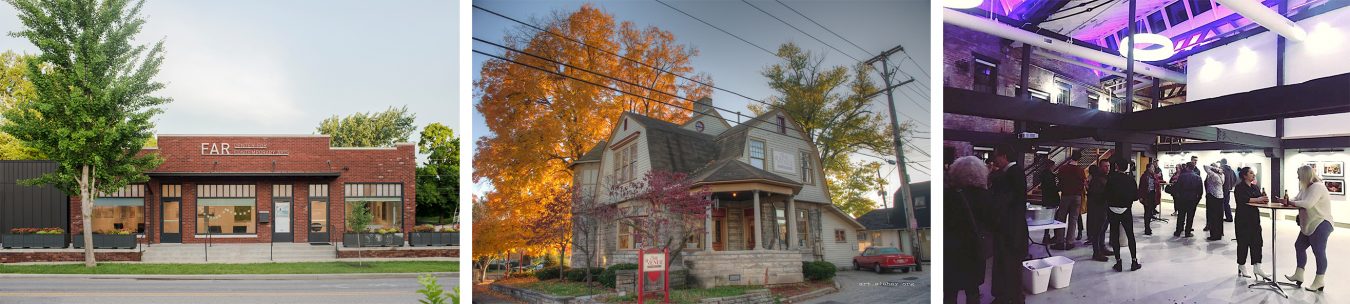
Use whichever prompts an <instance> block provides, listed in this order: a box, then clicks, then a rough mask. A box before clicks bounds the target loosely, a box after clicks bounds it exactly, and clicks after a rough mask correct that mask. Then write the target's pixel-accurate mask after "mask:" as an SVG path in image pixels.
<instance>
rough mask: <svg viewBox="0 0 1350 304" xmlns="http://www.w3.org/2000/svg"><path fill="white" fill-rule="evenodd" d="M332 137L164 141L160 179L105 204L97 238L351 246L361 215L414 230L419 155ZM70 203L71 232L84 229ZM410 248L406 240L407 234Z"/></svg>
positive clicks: (98, 209)
mask: <svg viewBox="0 0 1350 304" xmlns="http://www.w3.org/2000/svg"><path fill="white" fill-rule="evenodd" d="M330 141H331V139H330V138H329V137H328V136H325V135H160V136H159V147H158V148H147V149H145V150H144V151H143V152H142V153H155V154H159V155H160V157H162V158H163V159H164V163H163V164H161V165H160V166H159V167H157V168H155V169H154V170H151V171H149V172H146V175H147V176H149V177H150V180H149V181H148V182H146V183H142V184H133V185H128V186H127V187H124V188H122V189H120V190H119V191H116V192H114V193H108V194H104V195H101V196H100V197H99V198H98V199H96V200H95V208H94V212H93V216H94V219H93V220H92V225H93V227H94V229H95V230H96V231H109V230H124V231H125V230H131V231H133V232H134V233H136V234H137V235H138V236H139V238H140V242H142V243H201V242H205V241H207V240H206V239H207V238H210V241H211V242H216V243H266V242H278V243H306V242H314V243H327V242H341V241H342V234H343V232H345V231H347V229H346V228H347V227H345V226H346V223H347V219H348V218H349V216H350V214H351V213H352V211H353V210H354V208H356V207H358V206H364V208H367V210H369V211H370V213H371V214H372V218H373V220H372V222H371V224H370V226H369V227H370V229H391V228H392V229H397V230H398V231H399V232H408V231H411V229H412V226H413V223H414V219H415V207H416V204H415V193H416V191H414V185H415V175H416V170H415V169H416V163H417V160H416V148H415V146H414V145H413V144H399V145H396V146H395V147H388V148H342V147H331V146H330ZM80 204H81V202H80V199H79V198H78V197H72V198H71V200H70V210H72V212H70V213H69V214H70V228H71V229H70V231H71V233H72V234H76V233H79V232H81V231H82V230H83V229H82V228H83V227H82V224H81V220H80V216H81V215H80V212H78V211H77V210H80V207H81V205H80ZM404 238H405V240H406V234H405V236H404Z"/></svg>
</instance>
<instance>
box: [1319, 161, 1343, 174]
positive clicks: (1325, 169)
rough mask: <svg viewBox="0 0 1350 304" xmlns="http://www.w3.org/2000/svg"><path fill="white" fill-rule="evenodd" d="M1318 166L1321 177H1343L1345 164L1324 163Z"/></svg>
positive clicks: (1337, 162)
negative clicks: (1320, 168)
mask: <svg viewBox="0 0 1350 304" xmlns="http://www.w3.org/2000/svg"><path fill="white" fill-rule="evenodd" d="M1320 165H1321V167H1322V170H1321V172H1320V173H1322V176H1345V162H1339V161H1324V162H1322V163H1321V164H1320Z"/></svg>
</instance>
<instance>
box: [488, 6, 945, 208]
mask: <svg viewBox="0 0 1350 304" xmlns="http://www.w3.org/2000/svg"><path fill="white" fill-rule="evenodd" d="M592 2H594V3H596V4H597V5H598V6H600V7H601V8H602V9H603V10H605V11H607V12H609V13H611V14H613V15H614V16H615V18H616V19H617V20H616V21H620V22H621V21H633V22H635V23H637V25H639V26H656V27H660V28H662V29H664V30H667V31H670V32H672V33H673V34H674V35H675V37H676V40H677V42H679V43H682V44H686V45H689V46H692V47H695V48H698V49H699V51H700V52H701V54H700V55H699V56H697V57H694V58H693V60H692V62H693V64H692V66H693V68H694V69H695V70H696V71H701V72H706V73H708V74H709V75H711V76H712V78H713V81H714V84H716V85H717V86H718V87H722V88H725V89H729V90H732V91H736V92H739V93H742V94H745V95H746V96H750V97H754V98H756V99H760V100H767V98H768V97H769V96H771V95H773V94H774V91H773V90H772V89H771V88H769V86H768V84H767V81H766V80H765V78H764V77H763V76H762V75H761V74H760V72H761V71H763V69H764V68H765V67H767V66H769V65H772V64H775V63H778V62H779V60H778V59H777V58H776V57H773V56H771V55H770V54H768V53H765V52H764V51H762V50H760V49H758V48H756V47H754V46H751V45H750V44H747V43H745V42H742V41H740V40H737V39H736V38H735V37H732V36H729V35H727V34H725V33H722V32H720V31H718V30H717V29H714V28H712V27H709V26H708V25H705V24H703V23H700V22H699V21H697V20H694V19H691V18H689V17H688V16H685V15H683V14H681V13H679V12H676V11H674V10H671V9H670V8H667V7H665V6H664V5H661V4H660V3H657V2H656V1H650V0H643V1H592ZM783 2H784V3H786V4H787V6H784V5H782V4H779V3H777V2H774V1H767V0H753V1H751V2H750V3H752V4H754V5H755V6H758V7H759V8H760V9H764V10H765V11H768V12H769V13H771V14H773V15H774V16H777V17H778V18H781V19H783V20H785V21H787V22H789V23H791V24H792V25H793V26H795V27H797V28H799V29H801V30H803V31H806V32H807V33H810V35H811V36H815V37H816V38H818V39H820V40H823V41H824V42H825V43H828V44H830V45H833V46H834V47H835V48H838V49H839V50H841V51H843V52H846V53H849V54H850V55H852V56H853V57H856V58H858V59H860V60H866V59H867V58H871V57H872V56H874V55H875V54H877V53H880V52H882V51H885V50H888V49H890V48H892V47H895V46H896V45H902V46H904V47H905V50H907V51H908V52H909V55H910V56H911V57H912V58H913V59H914V60H916V61H917V62H919V63H920V64H921V65H922V70H920V67H919V66H916V65H915V64H914V62H913V61H910V60H909V59H906V58H905V56H904V54H903V53H899V54H897V55H895V56H892V57H891V60H892V61H891V62H892V65H895V64H896V62H897V61H901V60H903V64H902V65H901V66H900V67H901V68H902V70H903V71H904V72H905V73H908V74H910V75H914V76H915V77H918V78H921V80H920V81H921V82H923V83H931V80H929V79H928V78H929V77H928V76H926V75H925V74H924V71H926V72H928V73H932V70H933V69H932V68H931V67H929V64H928V63H929V58H930V54H929V49H930V48H929V44H930V40H929V36H930V35H929V26H930V25H929V20H930V19H929V8H930V6H929V3H928V1H917V0H906V1H882V0H846V1H795V0H793V1H783ZM582 3H585V1H539V0H527V1H475V2H474V4H476V5H479V6H482V7H484V8H487V9H490V10H493V11H497V12H498V13H501V14H504V15H507V16H510V17H512V18H515V19H518V20H525V21H530V20H532V19H534V18H542V17H545V16H547V15H548V14H549V12H551V11H555V10H562V11H568V12H571V11H575V10H576V9H577V8H578V7H580V6H581V4H582ZM666 3H669V4H671V5H672V6H675V7H676V8H679V9H680V10H683V11H685V12H687V13H689V14H692V15H694V16H696V17H698V18H700V19H703V20H704V21H707V22H709V23H712V24H713V25H716V26H718V27H720V28H722V29H725V30H727V31H730V32H731V33H733V34H736V35H737V36H740V37H742V38H745V39H746V40H749V41H750V42H753V43H754V44H756V45H759V46H760V47H763V48H766V49H769V50H770V51H776V50H777V49H778V46H779V45H781V44H783V43H786V42H795V43H797V45H798V46H801V47H802V48H804V49H806V50H809V51H811V52H813V53H815V54H823V55H825V56H826V57H825V59H826V60H825V64H826V65H830V66H833V65H851V64H852V63H854V62H856V61H855V60H853V59H850V58H848V57H847V56H844V55H841V54H839V53H838V52H836V51H835V50H833V49H831V48H830V47H828V46H826V45H825V44H822V43H820V42H817V41H816V40H815V39H812V38H811V37H808V36H807V35H804V34H802V33H800V32H797V31H796V30H794V29H792V28H790V27H788V26H787V25H784V24H783V23H782V22H779V21H778V20H775V19H773V17H770V16H769V15H766V14H765V13H762V12H760V11H759V10H756V9H755V8H753V7H751V6H749V5H746V4H745V3H743V2H740V1H706V0H705V1H678V0H673V1H666ZM788 7H791V8H792V9H796V10H797V11H799V12H801V13H802V14H805V15H806V16H807V17H810V18H811V19H812V20H814V21H815V22H818V23H820V24H821V25H823V26H825V27H828V28H829V29H830V30H831V31H834V32H835V33H838V34H839V35H841V36H843V37H844V38H847V39H848V40H850V41H852V42H853V43H856V44H858V46H860V47H861V48H862V49H859V48H858V47H854V46H853V45H852V44H849V43H848V42H845V41H844V40H841V39H840V38H838V37H836V36H835V35H834V34H831V33H830V32H828V31H826V30H825V29H822V28H821V27H819V26H817V25H815V24H813V23H812V22H811V21H809V20H807V19H806V18H803V17H802V16H800V15H797V13H794V12H793V11H791V10H789V9H788ZM470 9H471V10H472V8H470ZM471 13H472V15H473V29H472V32H473V36H474V37H479V38H482V39H485V40H489V41H495V42H500V41H502V37H503V36H504V34H505V33H506V31H507V30H508V29H513V28H515V27H516V26H517V25H516V24H515V23H514V22H511V21H509V20H505V19H502V18H499V17H497V16H494V15H491V14H488V13H485V12H482V11H478V10H472V11H471ZM465 41H466V43H472V40H470V39H466V40H465ZM471 46H472V47H473V48H475V49H480V50H484V51H487V52H489V53H493V54H502V52H503V50H501V49H498V48H495V47H493V46H491V45H487V44H483V43H473V44H471ZM864 50H866V53H865V52H864ZM472 58H473V59H472V62H473V69H474V70H473V72H471V75H473V78H474V80H477V79H478V78H479V77H480V73H478V70H479V69H481V67H482V64H483V62H484V61H486V60H487V59H488V58H489V57H487V56H482V55H477V54H474V55H473V56H472ZM873 76H874V78H873V80H874V82H876V83H877V84H878V86H882V85H881V80H880V77H879V76H876V75H873ZM898 77H899V78H900V79H902V80H903V79H907V78H908V77H906V76H898ZM912 86H913V88H903V89H901V90H899V91H903V92H904V93H903V94H902V95H897V97H896V101H895V103H896V107H897V109H898V110H899V111H900V112H903V113H905V114H906V115H909V116H912V117H913V118H916V119H919V121H920V122H921V123H922V124H920V125H918V127H917V128H918V129H920V130H922V131H923V132H924V133H920V134H916V135H915V136H916V137H924V138H928V137H930V135H929V134H928V133H927V132H929V127H928V126H930V125H931V122H929V120H930V116H929V112H928V111H926V110H925V109H931V108H932V106H931V105H930V103H929V102H928V100H927V99H924V98H923V97H920V96H919V94H920V93H919V92H917V91H911V90H921V91H922V92H923V93H922V94H923V95H924V96H931V93H930V92H929V89H928V88H927V87H925V86H922V85H917V82H916V84H915V85H912ZM469 89H471V88H469ZM898 94H899V93H898ZM475 98H476V96H475ZM712 98H713V101H714V104H715V105H716V106H718V107H721V108H725V109H730V110H733V111H740V112H742V113H746V114H749V113H751V112H750V111H749V110H748V109H747V108H746V105H747V104H748V103H751V102H753V101H750V100H747V99H744V98H741V97H738V96H735V95H733V94H730V93H726V92H723V91H714V93H713V96H712ZM909 98H913V99H916V100H910V99H909ZM885 101H886V99H885V95H880V97H878V98H876V99H875V104H874V105H875V108H874V112H877V113H886V104H885ZM916 103H920V104H923V107H922V108H920V107H919V106H918V105H916ZM722 115H723V116H724V117H727V118H733V117H735V115H729V114H728V113H722ZM900 119H901V121H908V120H910V118H907V117H904V116H900ZM487 134H488V130H487V128H486V126H485V125H484V122H483V118H482V117H481V116H480V115H476V114H475V115H474V117H473V136H474V138H478V137H482V136H485V135H487ZM913 143H914V144H915V145H916V146H918V147H921V148H923V149H925V150H926V149H928V147H929V144H930V141H929V140H928V139H921V138H915V139H914V142H913ZM925 152H929V153H930V154H936V153H933V152H930V151H925ZM869 154H872V155H877V156H886V157H887V158H890V159H893V156H889V155H878V154H877V153H874V152H869ZM906 156H907V157H908V158H909V159H908V160H910V161H922V162H924V166H929V167H931V165H929V164H928V160H929V157H927V156H924V155H922V154H920V153H917V152H908V153H907V154H906ZM853 159H854V160H855V161H859V160H870V161H880V160H877V159H875V158H872V157H867V156H854V157H853ZM893 168H894V166H883V167H882V169H881V174H889V176H890V178H888V179H889V180H890V185H889V186H888V187H887V192H894V191H895V188H896V187H897V186H898V182H897V181H898V174H896V173H895V171H894V170H893ZM920 170H923V169H920ZM910 178H911V179H912V180H913V181H926V180H929V179H930V176H929V174H927V173H924V172H921V171H917V170H910ZM487 187H488V186H487V185H478V186H477V187H475V193H479V194H481V193H482V192H483V191H484V190H486V189H487Z"/></svg>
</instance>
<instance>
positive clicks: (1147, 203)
mask: <svg viewBox="0 0 1350 304" xmlns="http://www.w3.org/2000/svg"><path fill="white" fill-rule="evenodd" d="M1161 188H1162V176H1159V175H1158V166H1155V165H1154V164H1153V161H1152V160H1150V161H1149V163H1148V164H1146V165H1144V172H1143V173H1142V174H1139V189H1138V190H1137V192H1138V195H1139V202H1140V203H1143V205H1144V235H1153V226H1152V225H1151V223H1152V222H1153V220H1154V219H1155V217H1156V216H1158V214H1157V212H1158V210H1157V209H1155V208H1157V207H1158V201H1159V197H1158V196H1159V195H1160V194H1159V191H1158V190H1159V189H1161Z"/></svg>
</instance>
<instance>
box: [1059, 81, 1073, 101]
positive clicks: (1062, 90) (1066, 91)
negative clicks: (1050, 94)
mask: <svg viewBox="0 0 1350 304" xmlns="http://www.w3.org/2000/svg"><path fill="white" fill-rule="evenodd" d="M1055 87H1056V88H1057V89H1059V92H1057V94H1056V95H1055V103H1057V104H1062V105H1067V104H1069V100H1071V99H1070V97H1072V95H1071V94H1072V92H1073V86H1071V85H1069V84H1068V83H1066V82H1063V81H1055Z"/></svg>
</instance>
